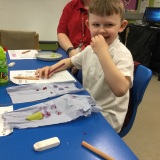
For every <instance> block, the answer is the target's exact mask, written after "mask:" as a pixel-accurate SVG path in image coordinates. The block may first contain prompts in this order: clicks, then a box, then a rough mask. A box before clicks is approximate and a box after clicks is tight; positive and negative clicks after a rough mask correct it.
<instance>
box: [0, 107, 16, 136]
mask: <svg viewBox="0 0 160 160" xmlns="http://www.w3.org/2000/svg"><path fill="white" fill-rule="evenodd" d="M11 111H13V106H7V107H0V136H7V135H9V134H10V133H12V132H13V129H5V128H6V127H5V120H4V119H3V118H2V114H3V113H5V112H11Z"/></svg>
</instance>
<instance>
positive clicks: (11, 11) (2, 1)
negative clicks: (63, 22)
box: [0, 0, 70, 41]
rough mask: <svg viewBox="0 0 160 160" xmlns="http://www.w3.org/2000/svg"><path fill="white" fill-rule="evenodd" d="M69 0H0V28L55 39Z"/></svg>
mask: <svg viewBox="0 0 160 160" xmlns="http://www.w3.org/2000/svg"><path fill="white" fill-rule="evenodd" d="M69 1H70V0H0V29H12V30H28V31H36V32H37V33H39V39H40V41H57V25H58V21H59V18H60V16H61V13H62V10H63V8H64V6H65V5H66V4H67V3H68V2H69Z"/></svg>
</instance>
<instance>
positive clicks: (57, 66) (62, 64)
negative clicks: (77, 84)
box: [35, 58, 73, 79]
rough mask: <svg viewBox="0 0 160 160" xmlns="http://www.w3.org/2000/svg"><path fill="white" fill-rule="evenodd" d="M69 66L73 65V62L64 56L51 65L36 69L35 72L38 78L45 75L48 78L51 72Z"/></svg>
mask: <svg viewBox="0 0 160 160" xmlns="http://www.w3.org/2000/svg"><path fill="white" fill-rule="evenodd" d="M71 67H73V64H72V63H71V59H70V58H66V59H63V60H61V61H59V62H58V63H56V64H54V65H52V66H45V67H43V68H40V69H37V70H36V72H35V74H36V75H38V76H39V77H40V78H43V77H45V78H47V79H48V78H50V77H51V75H52V74H54V73H56V72H59V71H63V70H66V69H68V68H71ZM52 71H53V72H52Z"/></svg>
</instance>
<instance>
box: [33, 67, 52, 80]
mask: <svg viewBox="0 0 160 160" xmlns="http://www.w3.org/2000/svg"><path fill="white" fill-rule="evenodd" d="M50 71H51V67H50V66H46V67H43V68H40V69H37V70H36V72H35V75H38V76H39V78H47V79H48V78H50V76H51V75H52V74H49V72H50Z"/></svg>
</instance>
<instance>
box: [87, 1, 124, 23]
mask: <svg viewBox="0 0 160 160" xmlns="http://www.w3.org/2000/svg"><path fill="white" fill-rule="evenodd" d="M89 13H91V14H95V15H97V16H111V15H113V14H120V17H121V20H124V14H125V9H124V5H123V2H122V1H121V0H93V1H92V3H91V4H90V7H89Z"/></svg>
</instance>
